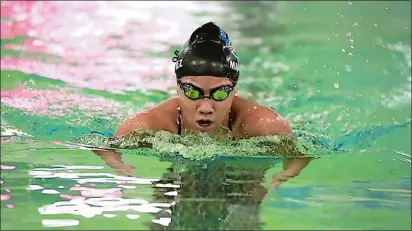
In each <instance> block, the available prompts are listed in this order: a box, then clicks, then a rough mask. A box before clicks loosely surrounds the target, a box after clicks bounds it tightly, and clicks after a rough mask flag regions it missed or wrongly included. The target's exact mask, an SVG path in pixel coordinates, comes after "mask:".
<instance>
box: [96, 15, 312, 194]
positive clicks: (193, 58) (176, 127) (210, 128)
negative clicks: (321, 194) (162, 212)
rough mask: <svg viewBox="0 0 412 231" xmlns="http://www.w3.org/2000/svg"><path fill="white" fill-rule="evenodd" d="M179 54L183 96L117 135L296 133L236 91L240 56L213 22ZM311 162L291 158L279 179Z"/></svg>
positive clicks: (127, 125) (274, 114) (177, 64)
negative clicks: (138, 132)
mask: <svg viewBox="0 0 412 231" xmlns="http://www.w3.org/2000/svg"><path fill="white" fill-rule="evenodd" d="M174 54H175V56H174V57H173V59H172V61H173V62H175V74H176V80H177V81H176V82H177V85H176V91H177V94H178V96H177V97H173V98H170V99H168V100H166V101H164V102H162V103H160V104H159V105H157V106H155V107H153V108H150V109H148V110H146V111H143V112H140V113H138V114H136V115H134V116H132V117H131V118H128V119H126V120H125V121H124V122H123V123H121V124H120V125H119V127H118V129H117V131H116V133H115V135H114V137H119V136H125V135H127V134H131V133H132V132H133V131H135V130H136V129H148V130H152V131H167V132H170V133H173V134H178V135H183V136H184V135H187V134H193V133H213V132H214V131H215V130H216V129H219V128H221V127H226V128H228V129H227V130H226V132H227V133H228V134H229V135H230V136H232V137H233V139H234V140H240V139H247V138H251V137H257V136H273V135H290V136H293V132H292V130H291V128H290V127H289V125H288V123H287V122H286V121H285V120H284V119H283V118H282V117H281V116H280V115H279V114H278V113H277V112H275V111H274V110H272V109H269V108H267V107H264V106H261V105H259V104H257V103H255V102H253V101H251V100H248V99H245V98H243V97H241V96H237V95H236V93H237V84H238V80H239V76H240V70H239V59H238V56H237V54H236V51H235V49H234V47H233V44H232V42H231V40H230V39H229V35H228V34H227V33H226V32H225V31H224V30H223V29H221V28H220V27H218V26H217V25H215V24H214V23H213V22H208V23H206V24H204V25H202V26H201V27H199V28H197V29H196V30H195V31H194V32H193V33H192V34H191V36H190V38H189V39H188V40H187V41H186V42H185V44H184V45H183V47H182V49H181V50H180V51H175V52H174ZM96 153H97V154H99V155H100V156H102V158H104V159H106V160H109V159H110V160H119V158H107V157H108V156H109V154H107V153H105V154H102V152H100V151H96ZM280 154H282V153H280ZM111 155H118V154H116V153H114V152H112V153H111ZM300 156H301V157H303V155H302V154H300ZM308 162H309V158H295V159H285V162H284V171H283V172H282V173H279V174H277V175H276V177H275V181H276V182H283V181H285V180H287V179H289V178H291V177H294V176H296V175H298V174H299V173H300V171H301V170H302V169H303V168H304V167H305V166H306V165H307V164H308ZM279 184H280V183H275V184H274V187H278V186H279Z"/></svg>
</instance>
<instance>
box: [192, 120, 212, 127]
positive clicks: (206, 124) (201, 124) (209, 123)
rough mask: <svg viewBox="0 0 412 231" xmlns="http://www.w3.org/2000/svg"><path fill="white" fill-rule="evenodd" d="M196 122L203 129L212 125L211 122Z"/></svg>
mask: <svg viewBox="0 0 412 231" xmlns="http://www.w3.org/2000/svg"><path fill="white" fill-rule="evenodd" d="M196 122H197V124H199V125H200V126H202V127H208V126H210V125H211V124H212V121H211V120H198V121H196Z"/></svg>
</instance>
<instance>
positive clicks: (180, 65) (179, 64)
mask: <svg viewBox="0 0 412 231" xmlns="http://www.w3.org/2000/svg"><path fill="white" fill-rule="evenodd" d="M182 61H183V60H178V61H177V62H176V66H175V69H176V70H177V69H179V68H181V67H183V65H182Z"/></svg>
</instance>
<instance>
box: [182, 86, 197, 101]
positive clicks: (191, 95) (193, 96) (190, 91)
mask: <svg viewBox="0 0 412 231" xmlns="http://www.w3.org/2000/svg"><path fill="white" fill-rule="evenodd" d="M184 93H185V95H186V96H187V97H189V98H190V99H199V98H200V91H198V90H196V89H193V88H189V89H187V88H186V89H184Z"/></svg>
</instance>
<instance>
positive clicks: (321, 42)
mask: <svg viewBox="0 0 412 231" xmlns="http://www.w3.org/2000/svg"><path fill="white" fill-rule="evenodd" d="M1 15H2V16H1V17H2V18H1V20H2V21H1V31H2V33H1V45H2V50H1V113H2V114H1V139H2V143H1V229H7V230H8V229H20V230H21V229H49V228H54V229H55V228H56V227H59V228H60V229H133V230H147V229H155V230H161V229H175V230H176V229H177V230H180V229H191V230H198V229H199V230H200V229H202V230H203V229H204V230H207V229H213V230H215V229H247V230H252V229H253V230H258V229H262V230H266V229H272V230H273V229H410V228H411V219H410V216H411V142H410V140H411V132H410V131H411V70H410V68H411V41H410V38H411V3H410V2H381V1H380V2H253V3H251V2H222V3H210V2H202V3H193V2H184V3H183V2H150V3H149V2H144V3H143V2H67V1H64V2H47V1H42V2H34V1H27V2H13V1H7V2H1ZM209 20H213V21H215V22H216V23H217V24H219V25H222V27H223V28H225V30H226V31H228V33H229V34H230V35H231V39H232V40H233V43H234V44H235V47H236V49H237V52H238V53H239V56H240V62H241V79H240V95H242V96H245V97H247V98H250V99H254V100H256V101H258V102H259V103H261V104H263V105H265V106H269V107H272V108H274V109H275V110H276V111H278V112H279V113H280V114H281V115H282V116H283V117H285V118H286V119H287V120H288V121H289V122H290V124H291V126H292V128H293V129H294V131H295V132H296V134H297V135H299V136H302V137H306V138H307V139H309V140H310V139H313V140H314V147H315V148H314V150H313V153H311V154H312V155H314V156H318V157H319V158H317V159H315V160H314V161H312V162H311V163H310V164H309V165H308V167H306V168H305V169H304V171H303V172H302V173H301V175H300V176H298V177H296V178H293V179H291V180H289V181H287V182H285V183H284V184H282V185H281V187H280V189H278V190H273V189H272V188H271V187H270V182H271V178H272V176H273V174H275V173H277V172H280V171H281V169H282V165H281V164H280V160H279V159H276V158H254V157H253V156H252V157H248V158H243V157H242V158H236V157H233V156H231V157H230V158H226V157H225V158H218V157H219V156H214V157H213V158H208V159H195V160H193V159H190V158H181V157H182V156H173V155H166V156H159V155H155V153H153V152H150V151H147V150H146V151H145V150H140V151H137V150H123V151H122V153H123V154H122V155H121V156H117V157H113V158H114V159H116V158H117V159H116V161H115V163H116V164H115V165H111V166H108V164H106V163H105V161H103V160H102V159H101V158H100V157H99V156H97V155H95V154H94V153H93V152H92V151H91V150H89V149H87V148H80V147H76V146H68V145H62V142H66V141H69V142H70V141H73V140H76V139H78V138H79V137H85V136H87V135H90V134H92V135H95V136H110V135H112V134H113V132H114V130H115V129H116V126H117V125H118V123H119V122H120V121H121V120H123V119H124V118H125V117H127V116H128V115H131V114H133V113H135V112H137V111H141V110H143V109H145V108H148V107H150V106H153V105H155V104H157V103H159V102H161V101H162V100H165V99H167V98H168V97H169V96H171V95H174V94H175V90H174V84H175V80H174V78H173V63H172V62H171V57H172V56H171V54H172V52H173V51H174V50H175V49H177V48H178V46H179V45H180V44H181V43H182V41H185V40H186V39H187V37H188V35H189V34H190V32H191V31H192V30H193V29H195V28H196V27H198V26H199V25H200V24H203V23H204V22H206V21H209ZM315 143H317V144H320V145H318V146H316V145H315ZM178 145H179V144H176V143H173V142H171V141H170V140H168V139H165V140H164V142H163V143H161V147H162V148H163V150H166V151H167V150H172V149H173V150H174V149H176V147H178V148H185V146H184V145H181V144H180V145H181V146H178ZM216 147H217V144H209V143H204V144H201V145H199V146H198V147H196V148H195V149H191V150H192V153H197V154H199V156H202V155H201V154H202V153H203V152H209V153H210V152H215V149H213V148H216ZM247 148H249V149H247ZM237 151H238V150H237ZM246 151H247V152H248V153H253V152H254V151H255V150H252V148H250V147H246ZM109 165H110V164H109ZM128 174H133V177H128V176H124V175H128Z"/></svg>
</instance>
